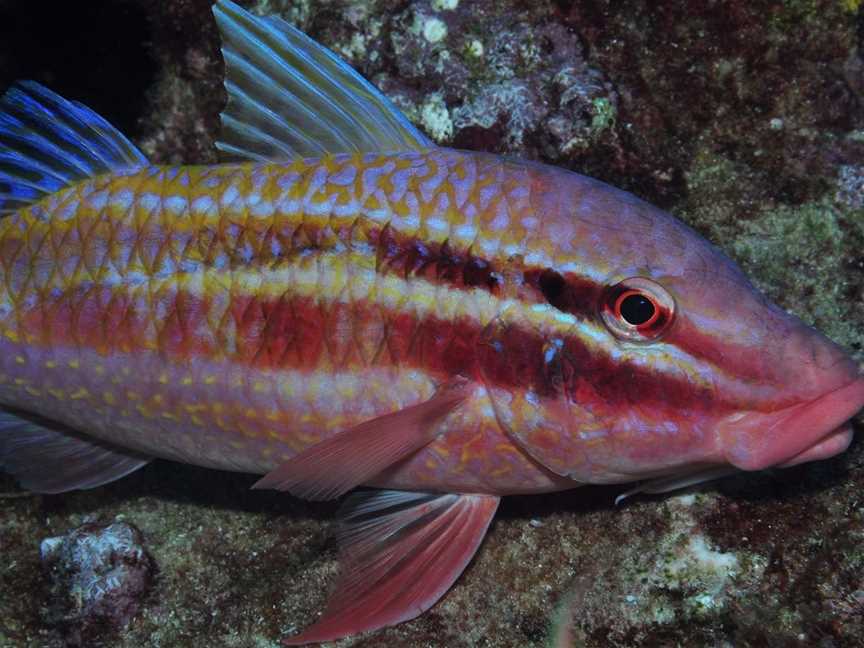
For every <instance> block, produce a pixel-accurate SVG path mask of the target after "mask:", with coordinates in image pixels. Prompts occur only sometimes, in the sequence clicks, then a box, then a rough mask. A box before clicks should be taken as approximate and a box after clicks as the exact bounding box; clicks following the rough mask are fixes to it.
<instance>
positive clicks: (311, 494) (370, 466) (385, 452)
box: [253, 378, 472, 500]
mask: <svg viewBox="0 0 864 648" xmlns="http://www.w3.org/2000/svg"><path fill="white" fill-rule="evenodd" d="M471 388H472V383H470V382H469V381H467V380H465V379H464V378H458V379H454V380H452V381H451V382H449V383H447V384H445V385H444V386H442V387H441V388H440V389H439V390H438V391H437V392H436V393H435V395H434V396H432V398H430V399H429V400H427V401H425V402H423V403H420V404H419V405H413V406H411V407H406V408H405V409H403V410H399V411H398V412H393V413H392V414H385V415H384V416H379V417H378V418H375V419H372V420H370V421H366V422H364V423H361V424H360V425H357V426H355V427H353V428H349V429H347V430H343V431H342V432H339V433H338V434H335V435H334V436H332V437H330V438H328V439H325V440H324V441H322V442H321V443H318V444H316V445H314V446H312V447H311V448H308V449H307V450H304V451H303V452H301V453H300V454H298V455H296V456H294V457H292V458H291V459H289V460H288V461H286V462H285V463H283V464H282V465H280V466H278V467H277V468H275V469H274V470H272V471H270V472H269V473H267V474H266V475H265V476H264V477H262V478H261V479H260V480H258V482H256V484H255V485H254V486H253V488H274V489H276V490H281V491H288V492H289V493H291V494H292V495H296V496H297V497H303V498H305V499H310V500H327V499H333V498H334V497H339V496H340V495H343V494H344V493H347V492H348V491H349V490H351V489H352V488H354V487H356V486H359V485H360V484H363V483H366V482H368V481H369V480H371V479H373V478H374V477H376V476H377V475H378V474H380V473H381V472H382V471H383V470H384V469H385V468H387V467H388V466H391V465H393V464H394V463H396V462H397V461H400V460H402V459H404V458H405V457H407V456H408V455H410V454H411V453H412V452H415V451H416V450H419V449H420V448H422V447H423V446H425V445H426V444H427V443H429V442H430V441H432V439H434V438H435V437H436V436H437V434H438V432H437V427H438V426H437V423H438V422H439V421H441V419H443V418H444V417H445V416H446V415H447V414H449V413H450V412H451V411H453V409H454V408H455V407H456V406H457V405H459V403H461V402H462V401H463V400H465V398H466V396H467V395H468V393H469V391H470V389H471Z"/></svg>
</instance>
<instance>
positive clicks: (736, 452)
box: [718, 365, 864, 470]
mask: <svg viewBox="0 0 864 648" xmlns="http://www.w3.org/2000/svg"><path fill="white" fill-rule="evenodd" d="M836 368H837V365H835V369H836ZM841 369H842V370H844V371H845V369H846V366H845V365H844V366H843V367H841ZM847 377H848V376H847ZM862 407H864V376H862V375H861V374H859V373H857V371H856V374H855V375H854V377H853V378H852V379H851V380H847V382H846V384H844V385H842V386H840V387H837V388H835V389H831V390H829V391H825V392H823V393H822V395H820V396H818V397H817V398H815V399H812V400H808V401H805V402H802V403H797V404H795V405H792V406H789V407H785V408H782V409H778V410H774V411H769V412H761V411H755V412H737V413H735V414H732V415H730V416H727V417H726V418H725V419H723V420H722V421H721V423H720V425H719V430H718V433H719V436H718V438H719V442H720V444H721V448H722V452H723V455H724V457H725V459H726V460H727V461H728V462H729V463H731V464H732V465H734V466H735V467H737V468H740V469H741V470H762V469H765V468H769V467H772V466H780V467H785V466H794V465H797V464H800V463H805V462H807V461H816V460H820V459H827V458H829V457H833V456H834V455H836V454H839V453H841V452H843V451H844V450H846V448H847V447H848V446H849V444H850V443H851V441H852V426H851V425H850V424H849V419H850V418H852V417H853V416H854V415H855V414H856V413H857V412H858V411H859V410H861V408H862Z"/></svg>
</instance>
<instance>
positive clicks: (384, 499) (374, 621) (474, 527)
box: [283, 490, 499, 646]
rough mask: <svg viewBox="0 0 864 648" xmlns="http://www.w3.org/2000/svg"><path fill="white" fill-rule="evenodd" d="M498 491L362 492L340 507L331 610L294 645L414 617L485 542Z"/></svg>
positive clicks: (294, 639) (290, 642)
mask: <svg viewBox="0 0 864 648" xmlns="http://www.w3.org/2000/svg"><path fill="white" fill-rule="evenodd" d="M498 500H499V498H498V497H494V496H491V495H455V494H445V495H441V494H434V493H412V492H405V491H386V490H385V491H363V492H358V493H355V494H353V495H351V496H350V497H349V498H348V500H347V501H346V502H345V505H344V507H343V509H342V511H341V513H340V518H341V527H340V531H339V535H338V540H339V545H340V558H339V563H340V565H339V567H340V575H339V578H338V580H337V582H336V586H335V588H334V590H333V593H332V594H331V596H330V600H329V602H328V604H327V609H326V610H325V611H324V614H323V615H322V616H321V618H320V619H319V620H318V621H317V622H316V623H315V624H314V625H312V626H310V627H309V628H307V629H306V630H305V631H304V632H302V633H301V634H299V635H296V636H294V637H289V638H288V639H285V640H283V643H284V644H285V645H288V646H296V645H301V644H306V643H316V642H322V641H330V640H333V639H338V638H340V637H344V636H347V635H351V634H356V633H359V632H367V631H370V630H377V629H378V628H383V627H385V626H391V625H395V624H397V623H401V622H403V621H408V620H409V619H413V618H415V617H417V616H419V615H420V614H422V613H423V612H425V611H426V610H428V609H429V608H430V607H432V606H433V605H434V604H435V603H436V602H437V601H438V599H440V598H441V597H442V596H443V595H444V594H445V593H446V592H447V590H448V589H450V587H451V586H452V585H453V583H454V582H455V581H456V579H457V578H458V577H459V575H460V574H461V573H462V572H463V571H464V569H465V567H466V566H467V565H468V563H469V562H470V561H471V558H472V557H473V556H474V554H475V553H476V551H477V548H478V547H479V546H480V542H481V541H482V540H483V537H484V536H485V535H486V530H487V529H488V527H489V523H490V522H491V521H492V517H493V516H494V515H495V510H496V509H497V508H498Z"/></svg>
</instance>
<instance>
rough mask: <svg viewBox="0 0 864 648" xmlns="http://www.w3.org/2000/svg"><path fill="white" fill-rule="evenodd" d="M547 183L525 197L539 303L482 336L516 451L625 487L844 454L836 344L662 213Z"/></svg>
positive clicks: (585, 187)
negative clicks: (529, 200) (531, 201)
mask: <svg viewBox="0 0 864 648" xmlns="http://www.w3.org/2000/svg"><path fill="white" fill-rule="evenodd" d="M538 173H539V172H538ZM555 177H556V182H555V190H553V189H552V188H551V187H549V188H548V190H546V191H535V193H534V195H536V196H538V199H537V202H536V203H535V208H536V209H537V210H538V211H542V213H543V214H544V218H543V226H542V228H541V229H542V231H539V232H538V234H537V238H536V243H535V246H536V249H545V250H547V252H548V258H553V259H555V260H556V261H555V262H554V263H553V264H551V265H550V266H549V267H548V268H544V269H542V270H533V271H531V272H534V274H533V275H531V274H530V272H529V273H526V274H525V281H524V283H525V284H526V285H527V286H529V287H530V288H531V289H533V290H534V291H535V292H536V293H539V295H540V296H542V297H543V298H544V299H545V303H544V302H543V301H541V300H540V298H539V296H538V299H537V302H538V303H536V304H534V305H533V306H532V307H530V308H523V309H516V308H513V309H510V311H509V312H508V311H505V312H503V313H502V314H501V315H500V316H499V317H498V319H497V321H496V322H493V323H492V324H490V326H489V327H488V330H487V340H486V342H485V344H486V348H488V349H490V351H489V353H499V354H501V353H504V352H505V351H506V350H507V349H510V350H513V351H514V353H513V354H512V356H511V357H510V358H509V360H507V361H509V362H510V363H511V364H512V365H513V366H515V367H516V369H512V370H519V371H522V376H521V378H522V383H521V384H522V385H523V388H522V389H521V390H519V389H516V390H513V389H511V390H502V389H500V388H499V389H491V390H490V393H491V394H492V400H493V402H494V403H495V410H496V415H497V416H498V419H499V421H500V422H501V423H502V425H503V426H504V427H505V428H506V429H507V430H508V431H509V432H510V434H511V435H512V436H514V437H515V438H516V439H517V440H518V441H519V442H520V445H521V446H522V447H523V449H525V450H526V451H527V452H528V453H529V454H530V455H531V456H532V457H533V458H534V459H536V460H537V461H539V462H540V463H541V464H543V465H544V466H545V467H546V468H548V469H550V470H552V471H553V472H555V473H557V474H559V475H562V476H565V477H567V478H569V479H573V480H576V481H580V482H587V483H623V482H627V481H635V480H641V479H652V478H664V477H669V476H675V475H685V474H688V473H697V472H699V471H711V470H716V469H717V468H718V467H724V466H725V467H734V468H737V469H743V470H760V469H764V468H768V467H772V466H790V465H795V464H798V463H803V462H806V461H812V460H818V459H825V458H828V457H831V456H833V455H836V454H838V453H840V452H842V451H844V450H845V449H846V448H847V447H848V445H849V443H850V442H851V439H852V429H851V426H850V424H849V420H850V418H851V417H852V416H854V415H855V413H856V412H857V411H858V410H859V409H861V407H862V406H864V377H862V375H861V371H860V369H859V367H858V365H857V364H856V363H855V362H854V361H853V360H852V359H851V358H850V357H849V356H848V355H847V354H846V353H845V352H844V351H843V349H841V348H840V347H839V346H837V345H836V344H835V343H833V342H832V341H831V340H829V339H828V338H826V337H825V336H824V335H823V334H821V333H820V332H818V331H816V330H815V329H813V328H811V327H809V326H807V325H806V324H804V323H803V322H802V321H800V320H799V319H798V318H797V317H795V316H794V315H791V314H789V313H787V312H785V311H783V310H782V309H780V308H779V307H777V306H776V305H774V304H773V303H771V302H770V301H769V300H768V299H767V298H765V297H764V296H763V295H762V294H761V293H760V292H759V291H758V290H757V289H756V288H755V287H754V286H753V285H752V284H751V282H750V281H749V280H748V279H747V277H746V276H745V275H744V273H743V272H742V271H741V270H740V269H739V268H738V266H737V265H736V264H735V263H734V262H733V261H732V260H730V259H729V258H728V257H726V256H725V255H724V254H723V253H722V252H721V251H720V250H718V249H717V248H716V247H714V246H713V245H712V244H710V243H709V242H708V241H706V240H705V239H704V238H702V237H701V236H699V235H698V234H697V233H696V232H694V231H693V230H692V229H690V228H688V227H687V226H686V225H684V224H683V223H681V222H679V221H678V220H676V219H674V218H673V217H672V216H670V215H669V214H667V213H665V212H663V211H661V210H659V209H657V208H655V207H652V206H651V205H648V204H647V203H644V202H643V201H641V200H639V199H637V198H635V197H634V196H632V195H630V194H627V193H625V192H622V191H619V190H616V189H614V188H611V187H609V186H607V185H605V184H603V183H600V182H597V181H594V180H591V179H588V178H584V177H583V176H578V175H575V174H565V173H563V172H562V173H557V174H555ZM538 182H540V183H546V182H549V181H548V179H547V177H546V175H543V176H542V177H541V178H540V179H539V180H538V179H537V178H535V184H536V183H538ZM562 185H563V186H565V187H566V188H567V189H566V190H562ZM535 189H536V186H535ZM544 246H545V248H544ZM538 257H539V255H535V258H538ZM532 309H533V310H532ZM525 331H530V332H531V333H530V335H527V336H526V335H524V332H525ZM529 338H530V339H531V340H539V342H535V343H533V344H535V346H534V347H533V348H531V345H530V344H527V343H526V342H525V339H529ZM529 349H530V350H529ZM528 355H533V357H534V358H535V360H533V361H531V360H530V359H528V358H527V357H526V356H528ZM523 357H525V359H524V360H520V358H523ZM504 361H505V360H503V359H502V362H504ZM486 365H487V366H494V365H492V364H490V363H486ZM498 382H499V383H500V382H502V381H500V380H499V381H498ZM505 382H506V381H505ZM514 382H517V383H518V380H517V381H514Z"/></svg>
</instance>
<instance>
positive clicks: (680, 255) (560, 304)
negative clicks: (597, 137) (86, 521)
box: [0, 0, 864, 645]
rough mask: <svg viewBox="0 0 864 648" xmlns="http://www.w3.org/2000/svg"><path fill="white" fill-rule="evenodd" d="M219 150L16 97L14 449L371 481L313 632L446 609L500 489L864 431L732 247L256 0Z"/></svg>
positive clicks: (10, 304) (842, 375)
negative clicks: (341, 53) (414, 105)
mask: <svg viewBox="0 0 864 648" xmlns="http://www.w3.org/2000/svg"><path fill="white" fill-rule="evenodd" d="M214 16H215V18H216V22H217V24H218V25H219V28H220V33H221V35H222V39H223V50H222V51H223V53H224V56H225V62H226V74H227V79H226V90H227V92H228V95H229V101H228V104H227V106H226V109H225V111H224V112H223V114H222V126H223V129H222V133H221V134H220V137H219V140H218V142H217V147H218V148H219V149H220V151H221V152H222V153H223V154H224V155H225V156H226V157H227V158H228V160H227V161H226V163H224V164H220V165H213V166H186V165H179V166H154V165H151V164H150V163H149V162H148V161H147V160H146V159H145V158H144V156H143V155H141V153H140V152H139V151H137V149H135V147H134V146H133V145H132V144H131V143H130V142H129V141H128V140H126V138H124V137H123V135H122V134H120V133H119V132H117V131H116V130H115V129H113V128H112V127H111V126H110V124H108V123H107V122H105V120H103V119H102V118H101V117H99V116H98V115H96V114H95V113H93V112H92V111H90V110H89V109H88V108H86V107H85V106H83V105H82V104H80V103H73V102H69V101H66V100H65V99H63V98H62V97H59V96H57V95H55V94H54V93H52V92H50V91H49V90H47V89H45V88H43V87H41V86H39V85H38V84H35V83H33V82H26V81H24V82H19V83H17V84H15V85H14V86H13V87H12V88H11V89H10V90H9V91H8V92H7V93H6V94H5V95H4V96H3V97H2V99H0V467H2V468H3V469H4V470H5V471H7V472H9V473H11V474H12V475H14V476H15V477H16V478H17V479H18V480H19V481H20V483H21V484H22V486H23V487H25V488H28V489H31V490H33V491H37V492H43V493H61V492H64V491H68V490H73V489H77V488H95V487H98V486H101V485H103V484H106V483H109V482H111V481H114V480H116V479H119V478H121V477H123V476H124V475H126V474H128V473H130V472H132V471H134V470H137V469H139V468H141V467H142V466H143V465H145V464H146V463H147V462H148V461H149V460H150V459H151V458H152V457H163V458H167V459H173V460H178V461H183V462H188V463H192V464H196V465H201V466H208V467H214V468H222V469H227V470H240V471H248V472H252V473H257V474H259V475H263V476H262V477H261V478H260V479H259V480H258V481H257V482H256V483H255V487H256V488H272V489H277V490H281V491H287V492H289V493H291V494H293V495H295V496H298V497H303V498H306V499H310V500H324V499H333V498H335V497H339V496H341V495H344V494H346V493H348V492H349V491H352V490H353V489H355V488H357V487H364V488H362V489H359V490H357V491H356V492H354V493H352V494H351V495H349V496H348V498H347V499H346V502H345V505H344V507H343V509H342V511H341V512H340V514H339V515H340V518H341V525H340V529H341V531H340V533H339V535H338V542H339V545H340V559H339V560H340V574H341V575H340V577H339V580H338V581H337V583H336V586H335V587H334V588H333V593H332V594H331V597H330V599H329V602H328V606H327V609H326V610H325V612H324V614H323V615H322V616H321V617H320V618H319V619H318V620H317V621H316V622H314V623H313V624H312V625H311V626H310V627H308V628H307V629H306V630H305V631H303V632H302V633H301V634H299V635H295V636H293V637H290V638H288V639H287V640H285V643H287V644H289V645H291V644H300V643H309V642H320V641H325V640H330V639H337V638H340V637H344V636H347V635H350V634H355V633H358V632H363V631H369V630H376V629H378V628H381V627H384V626H387V625H393V624H396V623H400V622H402V621H406V620H408V619H411V618H414V617H415V616H417V615H418V614H421V613H422V612H423V611H424V610H426V609H428V608H429V607H430V606H432V605H433V604H435V602H436V601H437V600H438V599H439V598H440V597H441V596H443V595H444V594H445V592H446V591H447V589H448V588H449V587H450V586H452V585H453V583H454V582H455V580H456V579H457V578H458V576H459V574H460V573H461V572H462V570H463V569H464V568H465V566H466V565H467V563H468V562H469V561H470V560H471V557H472V556H473V555H474V552H475V551H476V550H477V549H478V547H479V545H480V542H481V540H482V538H483V536H484V534H485V533H486V530H487V528H488V526H489V524H490V522H491V520H492V517H493V515H494V513H495V510H496V508H497V505H498V501H499V498H500V497H501V496H503V495H508V494H513V493H543V492H548V491H554V490H565V489H570V488H575V487H577V486H580V485H583V484H598V483H613V484H615V483H627V482H633V481H636V480H647V481H646V482H644V483H643V484H640V485H639V486H636V487H635V488H631V489H630V490H628V491H626V492H624V493H623V494H622V495H620V496H619V498H618V499H619V500H620V499H622V498H626V497H629V496H631V495H633V494H635V493H638V492H666V491H669V490H672V489H675V488H680V487H686V486H690V485H693V484H695V483H699V482H702V481H705V480H708V479H715V478H717V477H718V476H722V475H726V474H729V473H730V472H732V471H735V470H738V469H742V470H759V469H762V468H766V467H772V466H780V467H785V466H791V465H796V464H799V463H803V462H807V461H815V460H819V459H824V458H827V457H831V456H834V455H836V454H838V453H840V452H842V451H843V450H845V449H846V447H847V446H848V445H849V442H850V441H851V437H852V429H851V427H850V425H849V423H848V420H849V419H850V417H851V416H853V415H854V414H855V412H856V411H857V410H859V409H860V408H861V406H862V405H864V377H862V376H861V374H860V372H859V369H858V367H857V365H856V364H855V363H854V362H853V361H852V360H851V359H850V358H849V357H848V356H847V355H846V354H845V353H844V352H843V350H842V349H840V348H839V347H837V346H836V345H834V344H833V343H831V342H830V341H829V340H827V339H826V338H825V337H824V336H822V335H820V334H819V333H818V332H816V331H814V330H812V329H810V328H808V327H807V326H805V325H804V324H803V323H802V322H800V321H798V320H797V319H795V318H794V317H793V316H791V315H788V314H786V313H784V312H783V311H781V310H780V309H779V308H777V307H776V306H773V305H772V304H770V303H769V302H768V301H767V300H766V299H765V298H764V297H763V296H761V295H760V294H759V293H758V292H757V291H756V290H755V289H754V288H753V287H752V285H751V284H750V283H749V281H748V280H747V279H746V277H745V276H744V275H743V273H742V272H741V271H740V270H739V269H738V268H737V267H736V266H735V264H734V263H733V262H731V261H730V260H729V259H728V258H726V257H725V256H724V255H723V254H722V253H721V252H720V251H719V250H717V249H716V248H714V247H713V246H711V245H710V244H709V243H708V242H707V241H705V240H704V239H702V238H700V237H699V236H698V235H697V234H696V233H695V232H693V231H692V230H690V229H688V228H687V227H686V226H685V225H683V224H682V223H680V222H678V221H676V220H675V219H674V218H673V217H672V216H670V215H669V214H666V213H665V212H662V211H660V210H658V209H656V208H654V207H652V206H650V205H648V204H646V203H644V202H642V201H640V200H639V199H637V198H636V197H635V196H632V195H630V194H627V193H624V192H621V191H619V190H617V189H614V188H612V187H609V186H607V185H605V184H603V183H601V182H598V181H596V180H592V179H590V178H586V177H585V176H581V175H578V174H576V173H572V172H569V171H565V170H562V169H555V168H552V167H548V166H545V165H541V164H536V163H531V162H525V161H519V160H512V159H505V158H501V157H499V156H494V155H489V154H484V153H479V152H469V151H454V150H449V149H445V148H440V147H436V146H435V145H434V144H433V143H432V142H431V141H429V140H428V138H426V137H425V136H424V135H423V134H422V133H420V132H419V131H417V129H416V128H415V127H414V126H412V125H411V124H410V123H409V122H408V121H407V119H405V117H404V116H403V115H402V114H401V113H399V112H398V111H397V110H396V109H395V107H394V106H393V105H392V104H391V103H390V102H389V101H388V100H387V99H386V98H385V97H383V96H382V95H381V94H380V93H379V92H378V91H377V90H376V89H375V88H374V87H372V86H371V85H369V84H368V83H367V82H366V81H365V80H363V79H362V78H361V77H359V76H358V75H357V74H356V73H355V72H354V71H353V70H351V69H350V68H349V67H347V66H346V65H345V64H344V63H342V62H341V61H339V60H338V59H337V58H336V57H335V56H334V55H333V54H332V53H330V52H328V51H327V50H325V49H324V48H322V47H321V46H320V45H318V44H317V43H315V42H314V41H312V40H310V39H309V38H308V37H306V36H305V35H303V34H302V33H300V32H299V31H297V30H296V29H294V28H293V27H291V26H290V25H287V24H285V23H283V22H282V21H280V20H278V19H276V18H258V17H255V16H253V15H251V14H249V13H247V12H246V11H244V10H243V9H241V8H240V7H238V6H236V5H235V4H233V3H232V2H230V0H218V1H217V2H216V4H215V5H214Z"/></svg>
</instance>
